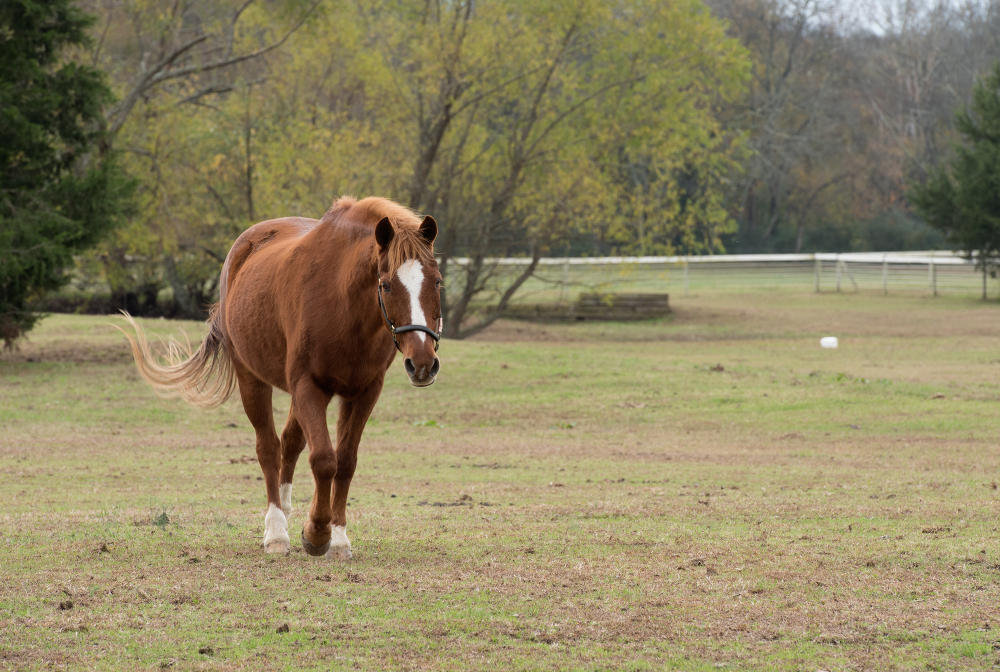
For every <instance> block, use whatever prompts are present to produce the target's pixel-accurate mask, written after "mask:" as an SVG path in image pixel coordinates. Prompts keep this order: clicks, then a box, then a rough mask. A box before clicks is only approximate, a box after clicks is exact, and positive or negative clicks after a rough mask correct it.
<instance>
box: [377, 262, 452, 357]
mask: <svg viewBox="0 0 1000 672" xmlns="http://www.w3.org/2000/svg"><path fill="white" fill-rule="evenodd" d="M378 307H379V308H381V309H382V317H384V318H385V323H386V324H387V325H389V331H390V332H391V333H392V342H393V344H395V346H396V349H397V350H399V352H400V353H402V352H403V349H402V348H401V347H399V341H397V340H396V334H405V333H406V332H408V331H422V332H424V333H425V334H427V335H428V336H430V337H431V338H433V339H434V352H437V351H438V346H439V345H440V344H441V331H442V328H443V325H444V320H443V319H442V318H440V317H439V318H438V330H437V331H434V330H433V329H431V328H430V327H425V326H424V325H422V324H407V325H406V326H404V327H397V326H396V325H394V324H393V323H392V320H390V319H389V315H388V313H386V312H385V302H384V301H382V281H381V280H379V283H378Z"/></svg>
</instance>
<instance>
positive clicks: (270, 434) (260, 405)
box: [233, 361, 291, 553]
mask: <svg viewBox="0 0 1000 672" xmlns="http://www.w3.org/2000/svg"><path fill="white" fill-rule="evenodd" d="M233 364H234V368H235V369H236V378H237V380H238V381H239V384H240V398H241V399H242V400H243V410H244V411H245V412H246V414H247V418H249V420H250V424H251V425H253V428H254V431H255V432H256V434H257V462H258V463H259V464H260V470H261V471H262V472H264V486H265V487H266V488H267V513H266V514H265V516H264V550H265V551H267V552H268V553H287V552H288V551H289V550H290V548H291V546H290V544H289V539H288V519H287V518H285V514H284V513H283V512H282V510H281V498H280V495H279V489H278V474H279V471H280V469H281V441H279V440H278V435H277V433H276V432H275V430H274V417H273V416H272V411H271V386H270V385H268V384H267V383H265V382H264V381H262V380H260V379H259V378H257V377H256V376H254V375H253V374H252V373H250V372H249V371H248V370H247V369H246V368H245V367H243V366H242V365H240V364H239V363H238V362H236V361H234V362H233Z"/></svg>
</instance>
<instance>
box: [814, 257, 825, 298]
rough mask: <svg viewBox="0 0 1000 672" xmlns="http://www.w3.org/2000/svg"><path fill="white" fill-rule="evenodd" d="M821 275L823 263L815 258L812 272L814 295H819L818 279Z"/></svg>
mask: <svg viewBox="0 0 1000 672" xmlns="http://www.w3.org/2000/svg"><path fill="white" fill-rule="evenodd" d="M821 275H823V262H822V261H820V259H819V258H818V257H817V259H816V266H815V270H814V271H813V284H814V285H815V287H816V293H817V294H819V279H820V276H821Z"/></svg>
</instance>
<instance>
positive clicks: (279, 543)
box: [264, 539, 292, 553]
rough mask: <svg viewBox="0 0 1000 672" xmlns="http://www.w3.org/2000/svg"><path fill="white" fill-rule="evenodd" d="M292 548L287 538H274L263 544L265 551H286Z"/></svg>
mask: <svg viewBox="0 0 1000 672" xmlns="http://www.w3.org/2000/svg"><path fill="white" fill-rule="evenodd" d="M291 550H292V545H291V543H289V541H288V539H275V540H273V541H272V542H271V543H269V544H265V545H264V552H265V553H288V552H290V551H291Z"/></svg>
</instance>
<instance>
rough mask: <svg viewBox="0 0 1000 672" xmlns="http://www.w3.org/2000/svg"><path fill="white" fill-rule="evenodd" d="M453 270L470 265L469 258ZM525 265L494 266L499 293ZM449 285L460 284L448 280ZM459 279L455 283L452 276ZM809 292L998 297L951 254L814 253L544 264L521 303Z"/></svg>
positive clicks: (503, 262) (498, 262) (517, 261)
mask: <svg viewBox="0 0 1000 672" xmlns="http://www.w3.org/2000/svg"><path fill="white" fill-rule="evenodd" d="M449 263H453V264H458V265H460V266H461V265H465V264H468V263H469V260H468V259H464V258H455V259H451V260H450V262H449ZM530 263H531V260H530V259H527V258H518V257H513V258H501V259H489V260H487V261H486V264H488V265H490V266H491V267H495V270H496V274H497V289H498V290H500V289H502V286H503V284H504V282H505V281H507V280H509V278H510V277H511V276H513V275H515V274H516V273H518V271H519V270H520V269H519V268H518V267H523V266H525V265H527V264H530ZM450 275H452V276H453V277H452V278H450V281H449V286H452V287H454V285H452V283H454V282H461V277H460V276H461V273H452V274H450ZM454 276H458V277H454ZM778 289H789V290H798V291H802V290H806V291H808V290H809V289H812V290H813V291H815V292H829V291H837V292H842V291H843V292H862V291H863V292H881V293H883V294H889V293H896V292H909V293H921V294H928V295H934V296H936V295H938V294H945V293H947V294H966V295H975V296H980V295H982V294H983V293H985V292H986V291H987V289H988V290H990V295H997V294H998V292H1000V287H998V286H997V283H988V281H987V276H986V275H984V274H983V273H982V272H981V271H977V270H976V268H975V263H974V262H973V261H970V260H968V259H966V258H965V257H964V256H962V255H960V254H958V253H955V252H951V251H943V252H942V251H926V252H861V253H843V254H833V253H829V254H826V253H817V254H734V255H706V256H691V257H682V256H675V257H569V258H543V259H541V260H540V261H539V264H538V268H537V269H536V272H535V276H534V277H533V278H532V279H531V280H529V281H528V282H526V283H525V285H524V287H523V290H522V292H521V293H520V296H519V297H518V298H519V300H521V301H532V302H534V301H552V300H569V299H571V298H572V297H573V296H574V295H575V294H577V293H579V292H580V291H620V292H672V293H678V292H683V293H684V294H685V295H687V294H691V293H697V292H710V291H741V290H751V291H754V290H778Z"/></svg>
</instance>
